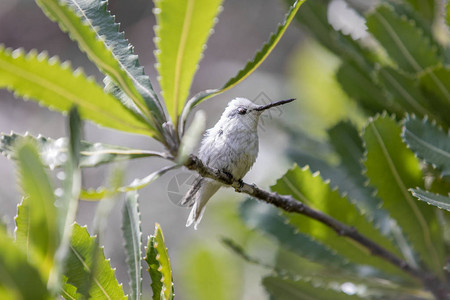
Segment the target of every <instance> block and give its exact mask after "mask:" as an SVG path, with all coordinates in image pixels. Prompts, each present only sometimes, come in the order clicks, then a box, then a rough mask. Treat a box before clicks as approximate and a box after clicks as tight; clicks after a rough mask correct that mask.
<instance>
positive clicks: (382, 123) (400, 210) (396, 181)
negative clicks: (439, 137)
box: [363, 116, 443, 272]
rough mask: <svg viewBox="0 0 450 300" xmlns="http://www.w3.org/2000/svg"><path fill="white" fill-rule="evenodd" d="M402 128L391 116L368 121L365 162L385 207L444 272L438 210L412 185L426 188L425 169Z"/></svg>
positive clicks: (429, 261)
mask: <svg viewBox="0 0 450 300" xmlns="http://www.w3.org/2000/svg"><path fill="white" fill-rule="evenodd" d="M400 134H401V127H400V126H399V125H397V123H396V122H395V120H393V119H392V118H389V117H387V116H378V117H377V118H375V119H372V120H370V122H369V123H368V124H367V126H366V128H365V131H364V134H363V139H364V142H365V145H366V151H367V153H366V158H365V161H364V165H365V167H366V169H367V171H366V175H367V177H368V178H369V184H370V185H372V186H373V187H375V188H376V189H377V195H378V196H379V197H380V198H381V199H382V200H383V207H384V208H385V209H386V210H388V212H389V214H390V215H391V216H392V217H393V218H395V219H396V221H397V223H398V224H399V225H400V226H401V228H402V231H403V232H404V234H405V235H406V238H407V239H408V240H409V241H410V242H411V244H412V246H413V247H414V249H415V251H416V252H417V253H418V254H419V255H420V257H421V259H422V260H423V261H424V262H425V263H426V264H427V265H428V266H429V267H430V268H432V269H433V270H435V271H436V272H441V266H442V261H443V241H442V236H441V231H440V230H441V229H440V228H439V223H438V221H437V219H436V215H435V213H434V209H433V207H431V206H428V205H427V204H425V203H422V202H420V201H417V200H415V199H414V198H413V197H412V195H411V194H410V193H409V191H408V188H415V187H423V179H422V172H421V169H420V165H419V162H418V160H417V159H416V157H415V156H414V154H413V153H412V152H411V151H410V150H409V149H408V148H407V147H406V145H405V144H403V142H402V139H401V136H400Z"/></svg>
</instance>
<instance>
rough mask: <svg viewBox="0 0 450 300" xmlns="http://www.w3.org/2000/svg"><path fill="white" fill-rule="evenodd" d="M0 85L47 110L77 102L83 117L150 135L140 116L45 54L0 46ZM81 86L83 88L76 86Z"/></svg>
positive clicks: (68, 66)
mask: <svg viewBox="0 0 450 300" xmlns="http://www.w3.org/2000/svg"><path fill="white" fill-rule="evenodd" d="M0 75H1V76H0V88H7V89H10V90H13V91H14V93H15V94H16V95H17V96H20V97H24V98H27V99H28V98H29V99H33V100H35V101H37V102H38V103H39V104H41V105H43V106H46V107H48V108H50V109H54V110H58V111H61V112H64V113H65V112H68V111H69V110H70V109H71V108H72V106H74V105H77V106H78V108H79V111H80V115H81V117H82V118H83V119H87V120H90V121H92V122H95V123H97V124H99V125H101V126H105V127H110V128H113V129H117V130H122V131H127V132H131V133H138V134H144V135H150V136H151V135H154V134H155V130H154V129H153V128H152V127H151V126H150V125H149V124H148V123H146V122H145V121H144V120H143V119H142V117H140V116H139V115H137V114H136V113H134V112H132V111H131V110H130V109H128V108H126V107H125V106H123V104H122V103H120V102H119V101H118V100H117V99H116V98H114V97H113V96H112V95H110V94H106V93H105V92H104V91H103V89H102V88H101V87H100V86H99V85H98V84H97V83H95V82H94V81H93V80H92V79H89V78H87V77H86V76H85V75H84V74H83V72H81V71H76V72H74V71H73V70H72V69H71V68H70V65H69V64H67V63H64V64H61V63H60V62H59V61H58V59H57V58H50V59H49V58H48V57H47V56H46V54H45V53H43V54H38V53H37V52H35V51H31V52H29V53H28V54H25V53H24V52H23V51H22V50H15V51H14V52H11V50H10V49H5V48H3V47H2V46H0ZM80 87H83V88H80Z"/></svg>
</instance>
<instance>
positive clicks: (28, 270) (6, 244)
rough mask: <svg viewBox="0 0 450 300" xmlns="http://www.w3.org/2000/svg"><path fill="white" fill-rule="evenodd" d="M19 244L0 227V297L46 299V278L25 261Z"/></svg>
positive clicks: (7, 298) (8, 298) (7, 299)
mask: <svg viewBox="0 0 450 300" xmlns="http://www.w3.org/2000/svg"><path fill="white" fill-rule="evenodd" d="M21 248H22V247H21V245H18V244H17V243H14V242H13V240H12V239H11V238H10V237H9V236H8V235H7V234H6V231H5V230H4V229H3V228H0V298H1V299H5V300H16V299H24V300H31V299H36V300H41V299H42V300H48V299H51V298H50V297H49V294H48V291H47V287H46V280H45V279H43V278H42V277H41V274H40V272H39V271H38V269H37V268H36V267H34V266H32V265H30V264H29V263H28V261H27V254H26V253H24V251H23V249H21Z"/></svg>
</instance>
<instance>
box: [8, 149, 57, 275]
mask: <svg viewBox="0 0 450 300" xmlns="http://www.w3.org/2000/svg"><path fill="white" fill-rule="evenodd" d="M16 151H17V172H18V176H19V179H18V181H19V184H20V186H21V188H22V190H23V193H24V198H23V201H22V204H21V205H20V206H19V211H18V214H17V217H16V224H17V231H16V242H17V245H18V246H19V247H20V248H21V249H23V251H24V252H25V253H26V254H27V256H28V257H29V258H30V261H31V263H33V264H34V265H35V266H36V267H37V268H38V269H39V271H40V272H41V275H42V278H44V280H45V281H47V280H48V278H49V276H50V271H51V270H52V268H53V264H54V254H55V252H56V249H57V247H58V226H57V212H56V207H55V205H54V202H55V197H54V193H53V189H52V187H51V185H50V181H49V178H48V175H47V174H46V173H45V169H44V166H43V165H42V163H41V161H40V159H39V155H38V153H37V150H36V147H35V146H34V145H33V144H32V143H31V142H29V141H28V142H24V143H22V144H19V145H17V148H16Z"/></svg>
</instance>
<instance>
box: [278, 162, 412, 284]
mask: <svg viewBox="0 0 450 300" xmlns="http://www.w3.org/2000/svg"><path fill="white" fill-rule="evenodd" d="M272 190H273V191H275V192H277V193H280V194H284V195H292V196H293V197H294V198H296V199H297V200H299V201H301V202H303V203H304V204H306V205H309V206H311V207H312V208H315V209H318V210H320V211H322V212H323V213H326V214H328V215H330V216H331V217H333V218H336V219H337V220H339V221H341V222H343V223H345V224H347V225H349V226H352V227H355V228H357V230H358V231H359V232H360V233H361V234H363V235H365V236H368V237H370V238H371V239H372V240H373V241H374V242H376V243H378V244H379V245H381V246H383V247H384V248H386V249H387V250H389V251H391V252H392V253H394V254H396V255H398V256H401V253H400V251H399V250H398V249H397V248H396V247H395V246H394V245H393V243H392V241H391V240H390V239H389V238H387V237H385V236H383V235H382V234H381V233H380V231H379V230H378V229H377V228H375V226H374V224H373V223H372V222H371V221H369V220H368V218H369V217H368V216H366V215H363V214H362V213H361V212H360V211H359V210H358V209H357V207H356V206H355V205H354V204H353V203H352V202H351V201H350V200H349V199H348V198H347V197H344V196H341V195H340V194H339V191H337V190H335V189H332V187H330V185H329V184H328V183H327V182H324V181H323V180H322V178H321V177H320V176H319V173H314V174H311V172H310V170H309V168H308V167H305V168H303V169H300V168H298V167H297V166H294V167H293V168H292V169H291V170H289V171H288V172H287V173H286V174H285V175H284V176H283V177H281V178H280V179H278V181H277V183H276V184H275V185H274V186H272ZM285 217H286V218H287V219H288V220H289V223H290V224H291V225H292V226H294V227H295V228H296V229H297V230H298V231H299V232H301V233H304V234H308V235H311V237H312V238H314V239H315V240H316V241H318V242H320V243H322V244H324V245H326V246H327V247H329V248H331V249H333V250H335V251H336V253H337V254H339V255H341V256H343V257H345V258H347V259H348V260H349V261H351V262H354V263H358V264H367V265H371V266H373V267H376V268H378V269H380V270H383V271H386V272H388V273H392V274H396V275H399V276H405V274H404V273H403V272H401V271H400V270H399V269H397V268H396V267H394V266H392V265H391V264H389V263H387V262H386V261H385V260H383V259H381V258H379V257H376V256H371V255H370V254H369V252H368V250H366V249H365V248H363V247H360V246H359V245H357V244H355V243H354V242H353V241H352V240H350V239H348V238H344V237H343V238H338V236H337V233H336V232H335V231H333V230H332V229H331V228H330V227H328V226H326V225H324V224H323V223H321V222H318V221H317V220H314V219H312V218H309V217H307V216H303V215H299V214H285Z"/></svg>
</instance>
